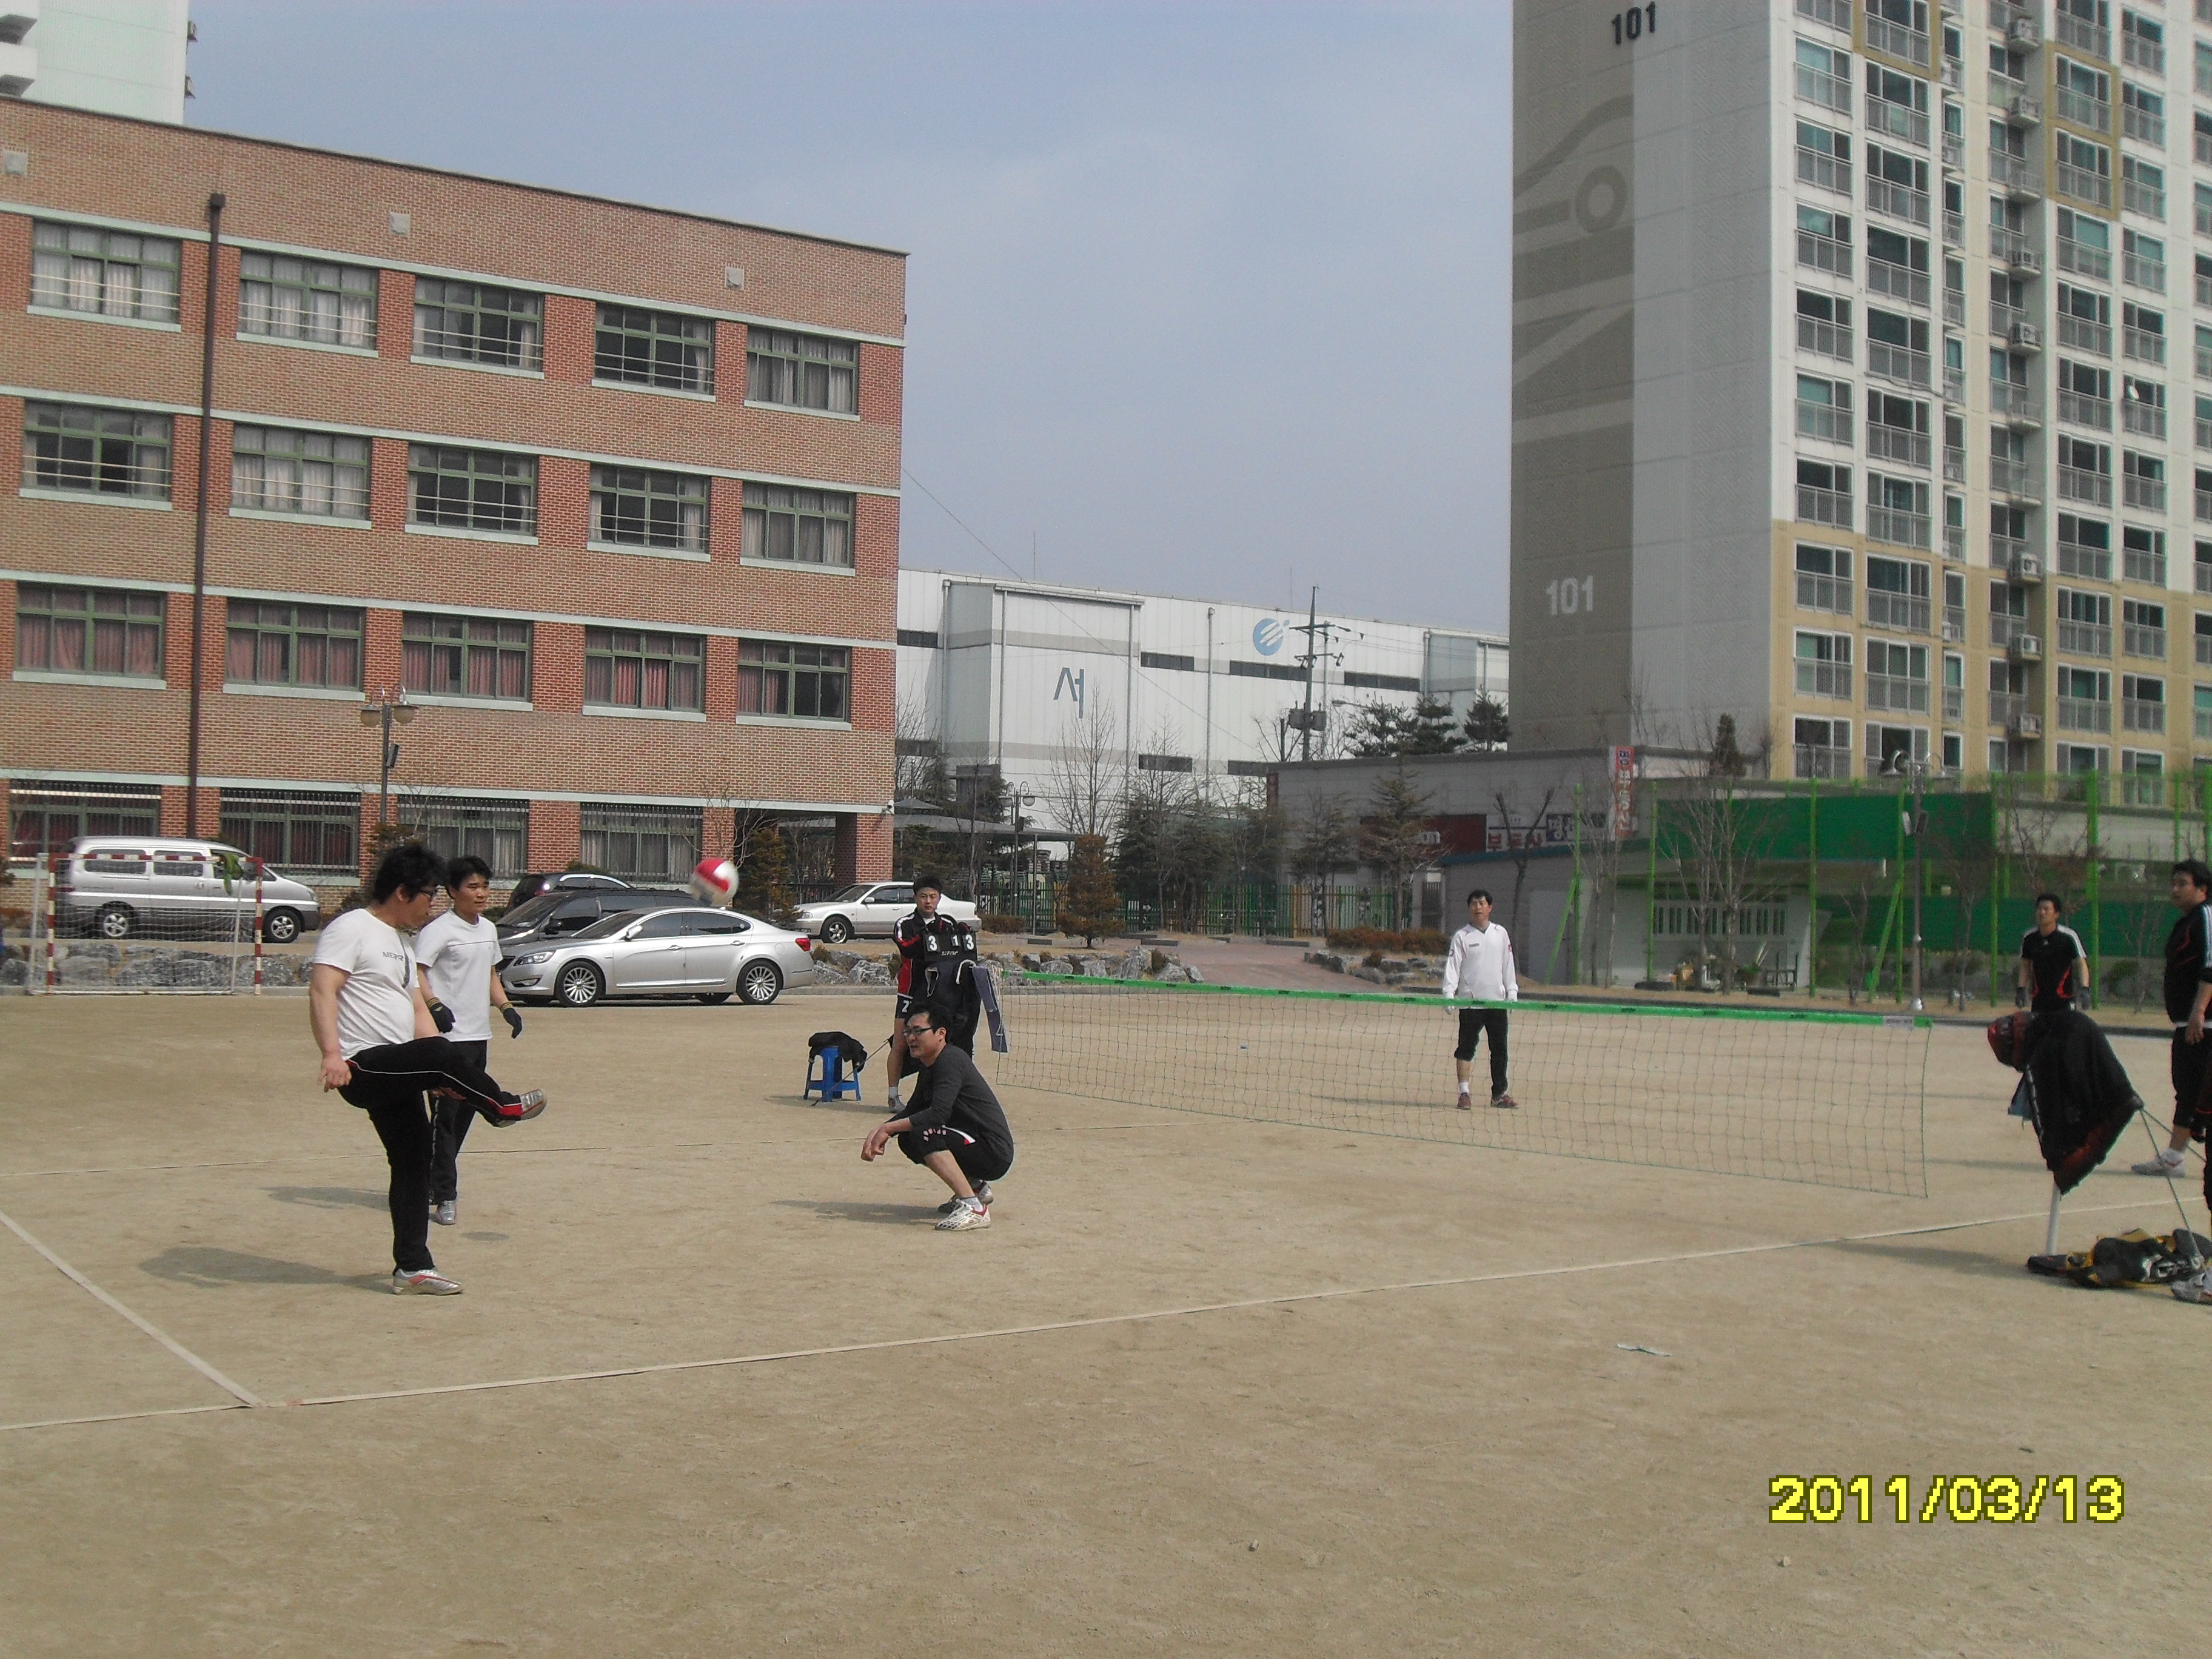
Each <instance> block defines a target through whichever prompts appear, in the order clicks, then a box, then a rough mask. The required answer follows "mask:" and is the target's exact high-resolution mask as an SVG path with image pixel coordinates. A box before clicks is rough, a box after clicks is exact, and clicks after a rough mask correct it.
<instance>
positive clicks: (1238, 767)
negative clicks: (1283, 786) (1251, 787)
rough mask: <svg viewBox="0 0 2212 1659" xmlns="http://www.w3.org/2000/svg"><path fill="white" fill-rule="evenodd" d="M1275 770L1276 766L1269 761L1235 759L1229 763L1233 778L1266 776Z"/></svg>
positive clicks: (1230, 773)
mask: <svg viewBox="0 0 2212 1659" xmlns="http://www.w3.org/2000/svg"><path fill="white" fill-rule="evenodd" d="M1274 770H1275V766H1274V765H1273V763H1269V762H1267V761H1248V760H1233V761H1231V762H1230V763H1229V775H1230V776H1231V777H1232V778H1264V777H1266V776H1267V775H1268V774H1269V773H1271V772H1273V771H1274Z"/></svg>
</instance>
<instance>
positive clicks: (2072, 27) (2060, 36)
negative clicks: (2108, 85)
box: [2051, 11, 2112, 64]
mask: <svg viewBox="0 0 2212 1659" xmlns="http://www.w3.org/2000/svg"><path fill="white" fill-rule="evenodd" d="M2051 39H2052V40H2056V41H2057V43H2058V44H2059V45H2060V46H2072V47H2074V48H2075V50H2076V51H2079V52H2087V53H2088V54H2089V55H2090V56H2091V57H2092V58H2103V59H2104V60H2105V61H2106V63H2108V64H2109V63H2111V62H2112V30H2110V29H2108V28H2105V27H2101V26H2100V25H2099V24H2095V23H2092V22H2089V21H2086V20H2084V19H2082V18H2079V17H2075V16H2074V15H2071V14H2070V13H2068V12H2063V11H2062V12H2060V13H2058V14H2057V15H2056V16H2055V17H2053V18H2052V19H2051Z"/></svg>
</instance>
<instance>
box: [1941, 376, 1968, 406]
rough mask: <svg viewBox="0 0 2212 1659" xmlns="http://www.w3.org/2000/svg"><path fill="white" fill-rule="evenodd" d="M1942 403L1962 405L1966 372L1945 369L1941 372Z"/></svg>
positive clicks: (1964, 400) (1964, 397) (1964, 401)
mask: <svg viewBox="0 0 2212 1659" xmlns="http://www.w3.org/2000/svg"><path fill="white" fill-rule="evenodd" d="M1943 401H1944V402H1945V403H1947V404H1961V405H1963V404H1965V403H1966V370H1965V369H1963V368H1947V369H1945V370H1944V371H1943Z"/></svg>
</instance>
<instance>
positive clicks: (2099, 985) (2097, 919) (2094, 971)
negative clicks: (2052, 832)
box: [2083, 772, 2105, 1008]
mask: <svg viewBox="0 0 2212 1659" xmlns="http://www.w3.org/2000/svg"><path fill="white" fill-rule="evenodd" d="M2087 776H2088V780H2089V983H2088V984H2087V986H2086V987H2083V988H2085V989H2086V990H2087V992H2088V993H2089V1006H2091V1007H2092V1008H2095V1007H2098V1006H2100V1000H2099V998H2098V995H2097V994H2098V993H2099V992H2100V991H2101V990H2103V989H2104V988H2105V915H2104V905H2103V901H2102V899H2101V898H2100V894H2101V893H2102V891H2103V890H2104V884H2103V883H2101V882H2100V881H2099V880H2098V879H2097V774H2096V773H2094V772H2091V773H2089V774H2088V775H2087Z"/></svg>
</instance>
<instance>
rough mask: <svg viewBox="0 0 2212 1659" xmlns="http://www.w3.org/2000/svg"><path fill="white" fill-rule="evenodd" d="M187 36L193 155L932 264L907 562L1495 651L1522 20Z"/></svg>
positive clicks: (1451, 14)
mask: <svg viewBox="0 0 2212 1659" xmlns="http://www.w3.org/2000/svg"><path fill="white" fill-rule="evenodd" d="M192 15H193V18H194V20H195V21H196V22H197V25H198V29H199V40H198V43H197V45H196V46H193V48H192V49H191V76H192V82H193V87H194V92H195V96H194V97H193V99H192V100H191V103H190V105H188V106H187V114H186V118H187V120H188V122H189V123H190V124H191V125H194V126H200V127H208V128H213V129H216V130H217V131H228V132H239V133H246V134H252V135H257V136H260V137H273V138H283V139H289V140H291V141H293V142H295V143H307V144H315V145H320V146H324V147H326V148H330V149H342V150H350V151H356V152H361V153H365V154H368V155H379V156H384V157H388V158H390V159H392V160H395V161H416V162H422V163H426V164H428V165H431V166H435V167H449V168H454V169H458V170H460V171H465V172H474V173H488V174H490V175H493V176H495V177H499V178H506V179H518V180H521V181H525V182H528V183H533V184H544V185H557V186H560V187H562V188H565V189H570V190H577V191H589V192H592V193H595V194H601V195H606V196H613V197H623V198H625V199H630V200H635V201H641V202H647V203H651V204H656V205H661V206H669V207H678V208H683V209H686V210H692V211H696V212H703V213H710V214H715V215H720V216H727V217H730V218H733V219H738V220H743V221H746V222H751V223H757V224H765V225H773V226H778V227H782V228H792V229H799V230H805V231H809V232H813V233H816V234H823V235H829V236H835V237H838V238H842V239H846V240H854V241H861V242H867V243H871V244H875V245H878V246H890V247H895V248H899V249H902V250H903V251H905V252H908V254H910V255H911V256H912V257H911V258H910V260H909V262H908V289H907V313H908V326H907V338H908V356H907V369H906V398H907V401H906V409H905V421H906V425H905V464H906V468H907V471H908V478H907V481H906V499H905V504H904V508H903V512H902V535H901V552H900V556H901V559H902V562H904V563H906V564H908V565H910V566H922V567H927V568H942V569H956V570H972V571H981V572H987V573H994V574H1006V573H1007V572H1009V571H1011V572H1012V574H1019V575H1023V576H1026V575H1028V574H1030V572H1031V570H1032V568H1034V569H1035V570H1036V573H1037V574H1039V575H1041V576H1042V578H1043V579H1044V580H1048V581H1060V582H1067V583H1073V584H1080V585H1084V586H1113V587H1122V588H1133V589H1136V590H1139V591H1141V592H1164V593H1176V594H1183V595H1188V596H1191V597H1194V598H1200V599H1215V600H1229V601H1243V602H1247V603H1252V604H1258V605H1279V606H1283V607H1285V608H1293V607H1294V608H1297V609H1300V610H1303V609H1304V606H1305V604H1306V600H1307V595H1308V592H1309V589H1310V587H1312V586H1314V585H1315V584H1316V583H1317V584H1319V586H1320V590H1321V592H1320V603H1321V605H1322V608H1323V609H1325V610H1326V609H1328V608H1331V607H1334V608H1335V609H1337V610H1339V611H1345V612H1348V613H1350V614H1352V615H1358V616H1370V617H1384V618H1387V619H1390V620H1395V621H1403V622H1412V623H1424V624H1428V625H1433V626H1440V627H1475V628H1483V629H1495V630H1496V631H1498V632H1500V633H1503V632H1504V630H1505V626H1506V618H1507V610H1508V607H1507V599H1506V552H1505V547H1506V533H1507V498H1506V489H1507V469H1506V440H1507V419H1508V414H1507V411H1508V407H1509V400H1508V398H1507V396H1506V387H1507V386H1508V384H1509V381H1508V369H1509V361H1508V328H1509V325H1510V317H1509V307H1508V301H1507V296H1508V295H1509V294H1510V270H1509V264H1508V249H1509V242H1508V236H1507V225H1508V211H1509V191H1510V173H1511V165H1510V161H1511V143H1512V139H1511V109H1512V99H1511V61H1510V42H1511V12H1510V5H1509V4H1508V3H1507V0H1473V3H1467V4H1460V5H1443V4H1361V3H1344V4H1339V5H1334V6H1313V5H1303V4H1262V3H1241V4H1221V3H1207V0H1185V3H1181V4H1175V5H1165V6H1163V5H1153V4H1149V3H1137V0H1121V3H1111V4H1073V3H1070V4H1058V3H1027V4H994V5H937V4H930V3H922V0H913V3H905V4H878V3H869V4H860V3H829V0H823V3H813V4H794V3H782V4H736V3H729V4H710V3H690V4H678V3H665V0H600V3H598V4H594V5H589V6H585V5H573V4H568V3H565V0H535V3H529V4H520V3H488V0H438V3H435V4H424V3H416V0H345V3H325V0H193V3H192ZM925 490H926V491H927V493H926V494H925V493H924V491H925ZM933 496H934V497H935V498H936V499H935V500H934V501H933V499H932V497H933ZM940 503H941V505H940ZM1033 558H1034V565H1033V564H1032V559H1033Z"/></svg>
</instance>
